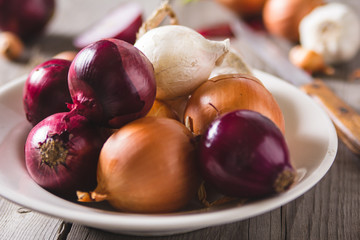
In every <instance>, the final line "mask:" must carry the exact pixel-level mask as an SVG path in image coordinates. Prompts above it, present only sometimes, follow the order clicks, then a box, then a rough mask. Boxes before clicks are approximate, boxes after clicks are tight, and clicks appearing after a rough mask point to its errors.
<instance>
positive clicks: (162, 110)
mask: <svg viewBox="0 0 360 240" xmlns="http://www.w3.org/2000/svg"><path fill="white" fill-rule="evenodd" d="M146 116H147V117H165V118H172V119H175V120H179V117H178V116H177V114H176V113H175V111H174V110H173V109H171V108H170V106H169V105H168V104H166V103H165V102H163V101H161V100H158V99H155V101H154V104H153V106H152V107H151V109H150V111H149V112H148V114H147V115H146Z"/></svg>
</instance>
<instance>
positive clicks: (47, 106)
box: [23, 59, 72, 126]
mask: <svg viewBox="0 0 360 240" xmlns="http://www.w3.org/2000/svg"><path fill="white" fill-rule="evenodd" d="M70 64H71V62H70V61H67V60H63V59H52V60H49V61H46V62H44V63H42V64H40V65H38V66H36V67H35V68H34V69H33V70H32V71H31V72H30V74H29V76H28V78H27V79H26V82H25V86H24V91H23V104H24V109H25V113H26V118H27V119H28V121H29V122H31V123H32V124H33V125H34V126H35V125H36V124H37V123H38V122H40V121H41V120H43V119H44V118H46V117H47V116H50V115H52V114H54V113H58V112H66V111H68V108H67V106H66V104H67V103H71V102H72V100H71V96H70V92H69V87H68V84H67V75H68V72H69V67H70Z"/></svg>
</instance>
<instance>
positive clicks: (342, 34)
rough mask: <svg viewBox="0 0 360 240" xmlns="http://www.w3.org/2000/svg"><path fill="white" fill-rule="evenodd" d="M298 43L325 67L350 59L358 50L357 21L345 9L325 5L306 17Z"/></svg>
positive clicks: (359, 41) (347, 9)
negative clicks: (320, 57) (317, 54)
mask: <svg viewBox="0 0 360 240" xmlns="http://www.w3.org/2000/svg"><path fill="white" fill-rule="evenodd" d="M299 33H300V43H301V45H302V46H303V47H304V48H306V49H311V50H313V51H315V52H317V53H319V54H320V55H322V56H323V57H324V60H325V62H326V63H328V64H333V63H339V62H345V61H348V60H350V59H352V58H353V57H354V56H355V55H356V53H357V52H358V50H359V48H360V20H359V18H358V16H357V15H356V14H355V13H354V12H353V11H352V10H351V9H350V8H349V7H348V6H346V5H344V4H341V3H328V4H325V5H322V6H319V7H317V8H315V9H314V10H313V11H312V12H310V13H309V14H308V15H306V16H305V17H304V18H303V19H302V21H301V22H300V26H299Z"/></svg>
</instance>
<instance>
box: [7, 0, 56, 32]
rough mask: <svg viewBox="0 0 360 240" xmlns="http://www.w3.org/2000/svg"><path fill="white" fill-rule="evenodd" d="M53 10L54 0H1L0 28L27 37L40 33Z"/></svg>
mask: <svg viewBox="0 0 360 240" xmlns="http://www.w3.org/2000/svg"><path fill="white" fill-rule="evenodd" d="M54 11H55V0H1V1H0V29H1V30H2V31H10V32H13V33H15V34H17V35H18V36H19V37H21V38H22V39H28V38H32V37H35V36H37V35H38V34H40V33H41V32H42V31H43V30H44V28H45V26H46V25H47V23H48V22H49V20H50V19H51V17H52V16H53V14H54Z"/></svg>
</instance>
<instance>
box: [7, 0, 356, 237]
mask: <svg viewBox="0 0 360 240" xmlns="http://www.w3.org/2000/svg"><path fill="white" fill-rule="evenodd" d="M119 2H120V1H117V0H111V1H110V0H108V1H97V0H87V1H86V8H84V1H83V0H71V1H69V0H58V11H57V12H56V15H55V18H54V19H53V21H52V23H51V25H50V26H49V28H48V31H47V34H46V35H45V36H43V37H42V38H41V39H39V41H38V42H36V43H33V44H32V45H31V46H29V48H30V49H29V50H28V51H29V55H30V56H31V57H32V58H33V61H29V62H15V63H14V62H7V61H5V60H3V59H0V73H1V78H0V84H4V83H5V82H9V81H11V80H12V79H14V78H16V77H19V76H21V75H23V74H26V73H28V71H29V70H30V69H31V68H32V67H33V66H34V64H35V63H36V62H38V61H40V60H41V59H46V58H48V57H50V56H52V55H53V54H56V53H57V52H58V51H62V50H71V48H72V45H71V39H72V38H73V37H74V36H75V35H76V34H78V33H79V32H80V31H82V30H83V29H85V28H87V27H89V26H91V24H92V23H93V22H95V21H96V20H97V19H99V18H100V17H101V16H102V15H103V14H105V13H106V12H107V11H109V10H111V9H112V8H113V7H114V6H116V5H117V4H118V3H119ZM140 2H141V3H142V4H144V5H146V9H151V4H153V5H154V4H155V5H157V4H158V3H157V1H145V0H143V1H140ZM343 2H347V3H350V4H351V5H352V6H353V9H355V10H356V11H357V12H358V13H359V16H360V5H359V2H358V0H343ZM147 11H149V10H147ZM244 55H246V59H247V60H248V62H249V63H251V66H253V67H256V68H258V69H260V70H264V71H266V72H269V73H274V72H272V70H271V69H269V67H268V66H265V65H264V64H263V63H262V62H261V61H259V60H258V59H254V58H252V55H251V52H244ZM359 63H360V54H358V56H356V58H355V59H354V60H353V61H351V62H349V63H347V64H343V65H340V66H336V73H335V75H334V76H332V77H327V76H324V78H323V79H324V80H323V81H325V82H326V84H327V85H328V86H330V87H331V90H332V91H334V92H335V93H336V94H337V95H338V96H339V97H341V98H342V99H343V100H344V101H345V102H346V103H347V104H349V105H350V106H352V107H353V108H355V109H356V110H357V111H359V110H360V98H359V97H356V96H359V90H360V79H357V80H354V81H352V82H349V81H348V76H349V75H350V74H351V72H352V71H353V70H354V69H356V68H359V67H360V65H359ZM349 86H351V87H349ZM0 117H2V116H0ZM304 151H306V149H304ZM0 157H1V156H0ZM0 168H1V166H0ZM359 209H360V158H359V157H358V156H356V155H354V154H353V153H352V152H351V151H349V149H348V148H347V147H346V146H345V145H344V144H343V143H342V142H339V149H338V153H337V156H336V159H335V162H334V164H333V166H332V167H331V169H330V170H329V172H328V173H327V174H326V176H325V177H324V178H323V179H322V180H321V181H320V182H319V183H318V184H317V185H316V186H315V187H313V188H312V189H311V190H310V191H308V192H307V193H305V194H304V195H302V196H301V197H299V198H297V199H296V200H294V201H292V202H290V203H288V204H286V205H284V206H283V207H280V208H277V209H275V210H273V211H270V212H267V213H265V214H262V215H260V216H257V217H253V218H250V219H247V220H243V221H238V222H234V223H231V224H225V225H220V226H215V227H209V228H205V229H201V230H197V231H193V232H189V233H184V234H178V235H173V236H162V237H151V238H146V239H151V240H212V239H214V240H238V239H251V240H253V239H255V240H257V239H259V240H267V239H269V240H304V239H306V240H308V239H310V240H322V239H326V240H338V239H340V240H343V239H345V240H347V239H349V240H353V239H354V240H357V239H360V210H359ZM0 239H6V240H7V239H15V240H18V239H19V240H23V239H31V240H32V239H46V240H48V239H61V240H63V239H68V240H83V239H86V240H101V239H106V240H113V239H114V240H115V239H122V240H138V239H144V237H139V236H127V235H121V234H113V233H109V232H104V231H101V230H98V229H94V228H89V227H86V226H82V225H79V224H77V223H67V222H64V221H62V220H61V219H57V218H53V217H49V216H46V215H44V214H41V213H37V212H33V211H29V210H28V209H24V208H22V207H21V206H19V205H17V204H14V203H11V202H9V201H7V200H5V199H3V198H0Z"/></svg>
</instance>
